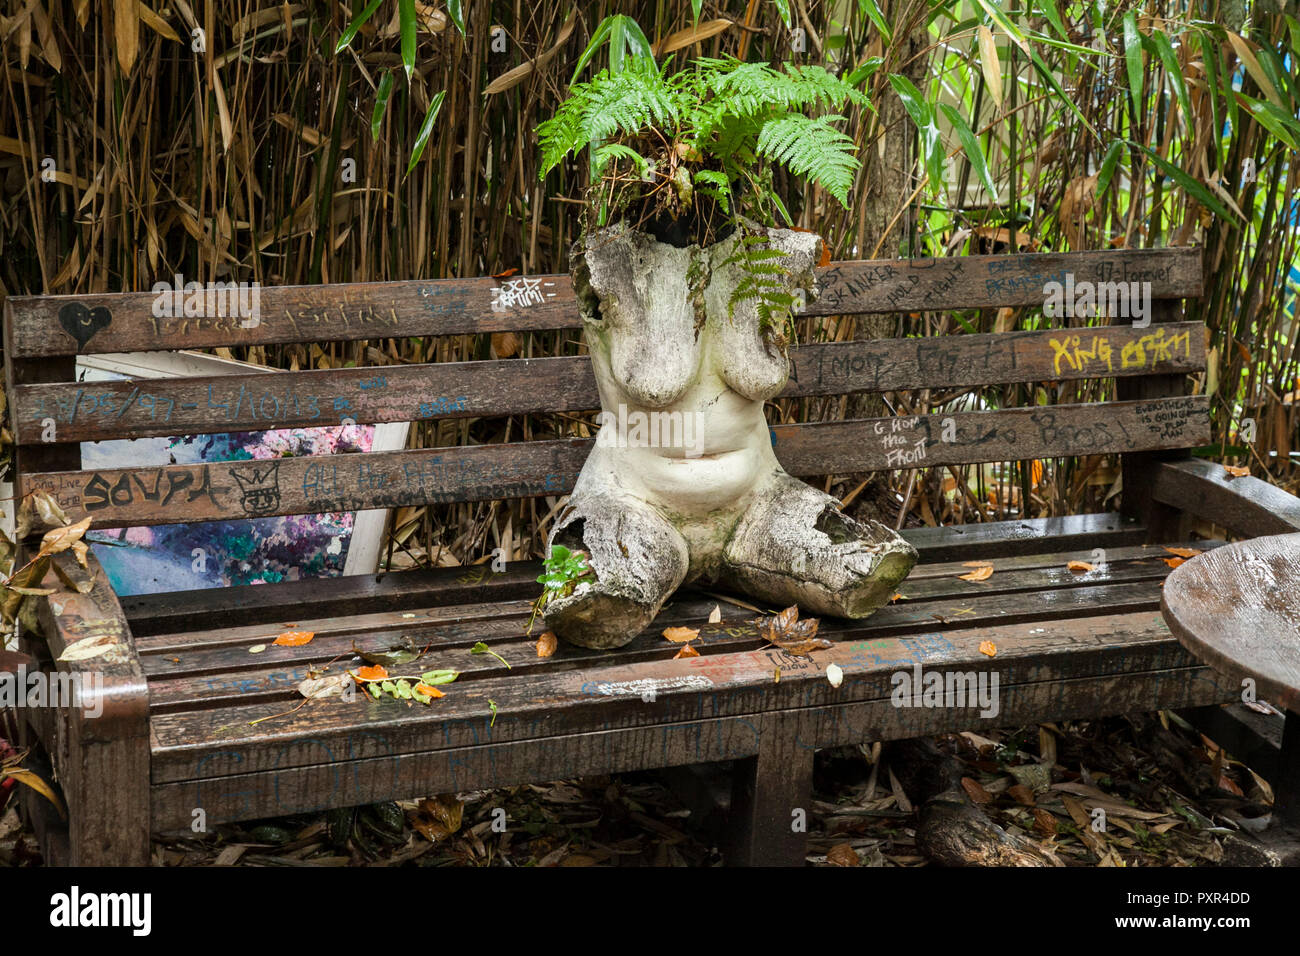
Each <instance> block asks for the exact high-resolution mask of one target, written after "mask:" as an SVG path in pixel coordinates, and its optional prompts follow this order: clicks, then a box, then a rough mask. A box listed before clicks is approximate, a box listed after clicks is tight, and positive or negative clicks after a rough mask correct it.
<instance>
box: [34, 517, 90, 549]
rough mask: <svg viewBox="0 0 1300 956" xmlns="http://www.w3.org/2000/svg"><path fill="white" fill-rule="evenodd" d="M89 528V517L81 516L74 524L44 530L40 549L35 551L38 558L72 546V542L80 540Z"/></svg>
mask: <svg viewBox="0 0 1300 956" xmlns="http://www.w3.org/2000/svg"><path fill="white" fill-rule="evenodd" d="M88 530H90V519H89V518H82V519H81V520H80V521H78V522H77V523H76V524H70V525H68V526H67V527H66V528H55V529H54V530H53V531H47V532H45V537H43V538H41V549H40V550H39V551H38V552H36V556H37V557H38V558H41V557H44V556H45V555H47V554H58V553H59V552H61V551H67V550H68V549H69V548H70V547H72V545H73V542H76V541H80V540H81V536H82V535H83V534H85V533H86V532H87V531H88Z"/></svg>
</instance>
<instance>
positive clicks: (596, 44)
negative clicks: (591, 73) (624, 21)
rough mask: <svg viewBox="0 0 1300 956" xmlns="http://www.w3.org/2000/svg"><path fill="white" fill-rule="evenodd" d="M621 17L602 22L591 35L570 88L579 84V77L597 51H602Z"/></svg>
mask: <svg viewBox="0 0 1300 956" xmlns="http://www.w3.org/2000/svg"><path fill="white" fill-rule="evenodd" d="M620 16H621V14H614V15H612V16H608V17H606V18H605V19H604V20H601V21H600V25H599V26H597V27H596V32H595V33H593V34H592V35H591V42H590V43H588V44H587V49H585V50H583V51H582V56H580V57H578V68H577V69H576V70H574V71H573V79H572V80H570V81H569V85H570V86H572V85H573V84H574V83H577V82H578V77H579V76H581V75H582V70H583V68H584V67H585V66H586V65H587V64H588V63H590V62H591V58H592V57H593V56H595V55H596V51H597V50H599V49H600V45H601V44H602V43H604V42H605V40H606V38H607V37H608V36H609V34H610V32H611V31H612V30H613V29H614V21H615V20H617V19H618V18H619V17H620Z"/></svg>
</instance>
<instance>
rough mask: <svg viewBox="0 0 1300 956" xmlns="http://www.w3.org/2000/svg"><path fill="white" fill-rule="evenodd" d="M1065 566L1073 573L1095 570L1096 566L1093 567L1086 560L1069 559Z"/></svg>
mask: <svg viewBox="0 0 1300 956" xmlns="http://www.w3.org/2000/svg"><path fill="white" fill-rule="evenodd" d="M1066 567H1067V568H1069V569H1070V570H1071V571H1073V572H1074V573H1075V574H1083V573H1084V572H1085V571H1095V570H1096V568H1094V567H1093V566H1092V565H1091V564H1089V563H1088V562H1087V561H1071V562H1070V563H1069V564H1067V565H1066Z"/></svg>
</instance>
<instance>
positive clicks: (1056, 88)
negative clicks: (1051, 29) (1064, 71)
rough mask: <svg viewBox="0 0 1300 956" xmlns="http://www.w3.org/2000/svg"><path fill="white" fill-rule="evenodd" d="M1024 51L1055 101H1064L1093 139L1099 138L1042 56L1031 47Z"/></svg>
mask: <svg viewBox="0 0 1300 956" xmlns="http://www.w3.org/2000/svg"><path fill="white" fill-rule="evenodd" d="M1025 52H1026V53H1028V54H1029V61H1030V62H1031V63H1032V64H1033V65H1034V72H1036V73H1037V74H1038V76H1039V78H1040V79H1041V80H1042V81H1043V82H1044V83H1046V84H1047V85H1048V86H1050V87H1051V88H1052V92H1053V93H1055V94H1056V96H1055V101H1056V102H1057V103H1064V104H1065V105H1066V106H1067V107H1069V109H1070V112H1071V113H1073V114H1074V117H1075V119H1077V120H1078V121H1079V122H1080V124H1082V126H1083V128H1084V129H1086V130H1087V131H1088V132H1089V133H1091V134H1092V135H1093V138H1094V139H1101V136H1100V135H1098V133H1097V130H1096V129H1095V128H1094V127H1093V125H1092V124H1091V123H1089V122H1088V117H1086V116H1084V115H1083V113H1082V111H1081V110H1080V109H1079V107H1078V105H1077V104H1076V103H1075V102H1074V97H1072V96H1070V95H1069V94H1068V93H1066V92H1065V90H1063V89H1061V84H1060V83H1058V82H1056V76H1055V75H1054V74H1053V73H1052V71H1051V70H1050V69H1049V68H1048V66H1047V64H1046V63H1044V62H1043V58H1042V57H1040V56H1039V55H1038V53H1037V52H1035V50H1034V48H1033V47H1026V49H1025Z"/></svg>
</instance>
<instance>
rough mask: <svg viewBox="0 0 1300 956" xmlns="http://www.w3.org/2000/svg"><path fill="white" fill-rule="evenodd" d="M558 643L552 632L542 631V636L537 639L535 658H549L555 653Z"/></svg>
mask: <svg viewBox="0 0 1300 956" xmlns="http://www.w3.org/2000/svg"><path fill="white" fill-rule="evenodd" d="M558 644H559V641H558V640H557V639H556V637H555V632H554V631H543V632H542V635H541V636H540V637H539V638H537V656H538V657H550V656H551V655H552V654H554V653H555V648H556V647H557V646H558Z"/></svg>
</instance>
